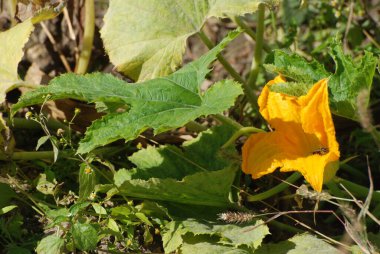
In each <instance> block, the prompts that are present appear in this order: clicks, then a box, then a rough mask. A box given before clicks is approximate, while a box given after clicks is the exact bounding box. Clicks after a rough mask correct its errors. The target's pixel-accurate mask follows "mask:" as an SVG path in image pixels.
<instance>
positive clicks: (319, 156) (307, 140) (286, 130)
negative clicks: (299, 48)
mask: <svg viewBox="0 0 380 254" xmlns="http://www.w3.org/2000/svg"><path fill="white" fill-rule="evenodd" d="M283 82H285V80H284V79H283V78H282V77H281V76H278V77H276V78H275V79H274V80H272V81H270V82H268V84H267V85H266V86H265V87H264V88H263V91H262V93H261V95H260V97H259V100H258V103H259V107H260V113H261V115H262V116H263V117H264V118H265V120H266V121H267V122H268V123H269V124H270V126H271V127H272V128H273V130H274V131H273V132H268V133H257V134H253V135H251V136H250V137H249V139H248V140H247V141H246V143H245V144H244V146H243V151H242V153H243V164H242V169H243V171H244V172H245V173H246V174H252V177H253V178H254V179H257V178H260V177H261V176H263V175H265V174H269V173H272V172H273V171H275V170H276V169H277V168H280V170H281V171H283V172H288V171H299V172H300V173H301V174H302V175H303V176H304V177H305V179H306V181H308V182H309V183H310V184H311V186H312V187H313V188H314V189H315V190H316V191H319V192H320V191H321V190H322V184H323V179H324V176H325V177H326V175H332V174H335V170H336V169H337V167H338V160H339V156H340V153H339V145H338V142H337V141H336V138H335V128H334V124H333V121H332V118H331V113H330V108H329V102H328V90H327V79H323V80H320V81H319V82H317V83H316V84H314V86H313V87H312V88H311V89H310V90H309V92H308V93H307V94H306V95H304V96H300V97H295V96H289V95H286V94H282V93H277V92H271V91H270V90H269V87H270V86H271V85H273V84H276V83H283ZM329 171H334V172H329Z"/></svg>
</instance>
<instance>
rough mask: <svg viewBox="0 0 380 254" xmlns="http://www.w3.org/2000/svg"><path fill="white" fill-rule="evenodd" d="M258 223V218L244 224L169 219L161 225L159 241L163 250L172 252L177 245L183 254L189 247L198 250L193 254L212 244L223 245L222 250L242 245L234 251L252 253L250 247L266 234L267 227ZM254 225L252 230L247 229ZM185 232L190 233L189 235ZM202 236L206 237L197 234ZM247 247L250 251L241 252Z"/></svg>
mask: <svg viewBox="0 0 380 254" xmlns="http://www.w3.org/2000/svg"><path fill="white" fill-rule="evenodd" d="M262 224H263V221H261V220H257V221H255V222H253V223H250V224H244V225H232V224H223V223H220V222H219V223H215V222H203V221H202V222H199V221H196V220H194V219H187V220H184V221H171V222H169V223H168V224H167V225H166V227H165V228H166V230H165V231H164V234H163V236H162V240H163V244H164V249H165V252H168V253H169V252H173V251H176V250H177V249H178V248H180V249H181V251H183V252H184V253H190V249H192V250H195V249H198V251H197V253H200V252H201V253H203V251H200V250H201V249H202V250H203V248H204V247H205V246H209V247H212V249H215V251H217V250H218V249H222V247H223V246H224V247H226V249H225V251H232V250H233V248H240V247H243V249H240V251H241V252H238V253H252V250H253V249H256V248H258V247H259V246H260V245H261V242H262V240H263V239H264V237H265V236H266V235H268V234H269V229H268V227H267V226H266V225H264V224H263V225H262ZM259 225H261V226H259ZM254 227H255V229H254V230H251V229H253V228H254ZM189 233H191V234H190V235H189ZM204 235H206V236H207V237H204V238H199V237H198V236H204ZM189 241H191V245H195V246H193V247H191V246H190V244H186V242H187V243H189ZM182 245H183V246H182ZM227 247H228V248H227ZM244 247H248V249H244ZM194 248H195V249H194ZM247 250H250V252H244V251H247ZM205 251H206V250H205ZM206 253H211V252H206ZM231 253H234V252H231Z"/></svg>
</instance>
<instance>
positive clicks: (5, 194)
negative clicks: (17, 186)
mask: <svg viewBox="0 0 380 254" xmlns="http://www.w3.org/2000/svg"><path fill="white" fill-rule="evenodd" d="M0 193H1V195H0V207H4V206H7V205H9V202H10V201H11V199H12V198H13V197H16V196H17V194H16V193H15V192H14V191H13V190H12V188H11V187H9V185H7V184H5V183H0Z"/></svg>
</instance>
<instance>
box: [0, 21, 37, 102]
mask: <svg viewBox="0 0 380 254" xmlns="http://www.w3.org/2000/svg"><path fill="white" fill-rule="evenodd" d="M33 29H34V26H33V23H32V21H31V19H28V20H26V21H24V22H22V23H20V24H17V25H16V26H14V27H12V28H11V29H9V30H7V31H5V32H0V56H1V57H0V104H1V103H3V102H4V100H5V95H6V93H7V92H8V91H10V90H12V89H13V88H14V86H15V85H17V84H19V83H22V82H23V81H22V80H20V79H19V77H18V74H17V66H18V63H19V62H20V61H21V58H22V56H23V55H24V52H23V50H22V49H23V47H24V45H25V43H26V42H27V41H28V39H29V35H30V33H31V32H32V31H33Z"/></svg>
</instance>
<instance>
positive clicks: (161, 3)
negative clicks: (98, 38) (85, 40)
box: [101, 0, 278, 80]
mask: <svg viewBox="0 0 380 254" xmlns="http://www.w3.org/2000/svg"><path fill="white" fill-rule="evenodd" d="M276 2H278V1H276V0H193V1H188V0H145V1H140V0H111V1H110V6H109V9H108V11H107V13H106V15H105V17H104V26H103V28H102V30H101V35H102V39H103V42H104V46H105V48H106V50H107V52H108V54H109V57H110V59H111V62H112V63H113V64H114V65H115V66H116V67H117V69H118V70H119V71H121V72H123V73H124V74H126V75H127V76H129V77H131V78H133V79H134V80H137V79H139V80H148V79H153V78H156V77H162V76H166V75H168V74H170V73H172V72H173V71H175V69H176V68H177V67H178V66H179V65H180V64H181V63H182V55H183V53H184V51H185V46H186V40H187V38H188V37H189V36H190V35H192V34H194V33H196V32H198V31H199V30H200V29H201V27H202V26H203V24H204V22H205V21H206V19H207V18H209V17H211V16H215V17H221V16H225V15H231V16H235V15H242V14H245V13H251V12H255V11H256V9H257V7H258V5H259V4H260V3H264V4H267V5H273V4H275V3H276Z"/></svg>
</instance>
